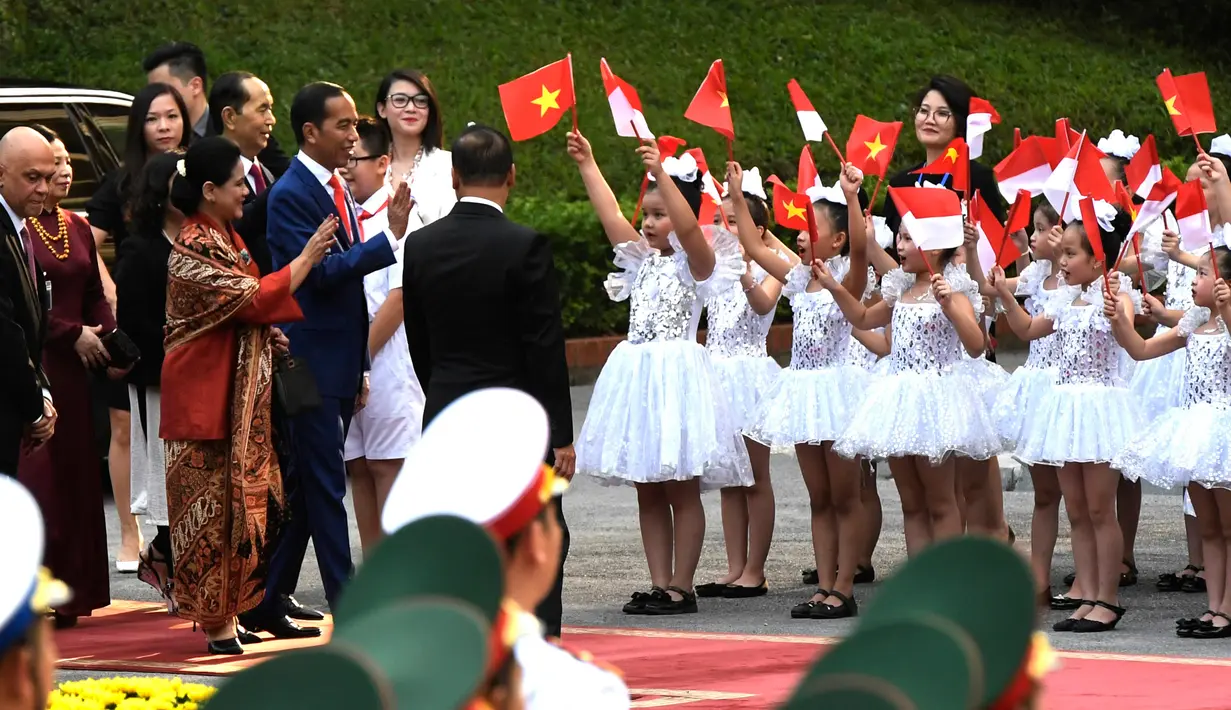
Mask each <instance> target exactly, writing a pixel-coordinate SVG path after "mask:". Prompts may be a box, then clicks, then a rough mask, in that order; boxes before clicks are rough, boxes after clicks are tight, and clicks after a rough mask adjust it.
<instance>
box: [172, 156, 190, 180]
mask: <svg viewBox="0 0 1231 710" xmlns="http://www.w3.org/2000/svg"><path fill="white" fill-rule="evenodd" d="M175 172H177V173H179V174H180V177H184V178H186V177H188V168H187V167H185V165H184V159H183V158H180V159H179V160H177V161H176V162H175Z"/></svg>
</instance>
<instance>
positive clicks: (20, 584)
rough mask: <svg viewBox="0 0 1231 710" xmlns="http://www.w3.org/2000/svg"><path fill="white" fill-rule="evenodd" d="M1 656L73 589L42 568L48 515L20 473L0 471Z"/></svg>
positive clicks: (66, 599)
mask: <svg viewBox="0 0 1231 710" xmlns="http://www.w3.org/2000/svg"><path fill="white" fill-rule="evenodd" d="M0 539H3V540H8V541H9V542H8V543H7V544H5V545H3V546H0V569H2V570H4V574H3V575H0V655H3V654H4V653H5V652H6V651H8V650H9V649H10V648H12V647H13V646H14V644H16V643H17V642H18V641H20V640H21V639H23V638H25V635H26V633H27V632H28V631H29V630H30V627H31V626H33V625H34V624H35V623H36V622H37V621H38V620H39V619H40V618H41V617H42V616H44V615H45V614H47V612H49V611H50V610H51V609H52V608H54V607H55V606H56V605H57V604H63V603H64V602H66V601H68V588H67V587H65V586H64V583H63V582H60V581H58V580H55V579H52V577H51V574H50V573H48V572H47V570H46V569H44V568H43V514H42V513H41V512H40V511H39V508H38V503H37V502H35V500H34V496H32V495H30V492H29V491H27V490H26V488H25V486H23V485H21V484H20V483H18V482H17V479H15V478H9V477H8V476H0Z"/></svg>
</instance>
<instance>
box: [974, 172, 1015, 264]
mask: <svg viewBox="0 0 1231 710" xmlns="http://www.w3.org/2000/svg"><path fill="white" fill-rule="evenodd" d="M975 197H976V199H974V200H972V201H971V203H970V219H971V220H972V222H973V224H974V226H975V232H977V233H978V235H979V267H980V268H982V269H983V273H985V274H986V273H987V272H989V271H991V270H992V267H994V266H997V265H999V266H1001V267H1005V266H1008V265H1009V264H1012V263H1013V262H1015V261H1017V260H1018V259H1020V258H1021V256H1022V252H1021V250H1020V249H1018V248H1017V244H1016V243H1014V241H1013V240H1012V239H1011V238H1009V237H1007V236H1006V234H1005V228H1004V225H1002V224H1000V221H999V220H998V219H996V213H995V212H992V208H991V205H988V204H987V202H986V201H985V200H983V199H981V198H980V196H979V194H978V193H977V192H976V193H975ZM997 255H999V256H1000V260H999V264H998V263H997V259H996V256H997Z"/></svg>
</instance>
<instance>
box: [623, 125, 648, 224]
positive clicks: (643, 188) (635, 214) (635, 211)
mask: <svg viewBox="0 0 1231 710" xmlns="http://www.w3.org/2000/svg"><path fill="white" fill-rule="evenodd" d="M628 124H629V125H630V126H632V127H633V135H634V136H637V140H639V141H644V140H645V139H644V138H642V137H641V132H640V131H638V130H637V122H636V121H629V122H628ZM648 189H650V174H649V173H648V172H647V173H645V174H644V175H642V176H641V192H640V193H638V194H637V207H636V208H635V209H633V219H632V221H631V222H630V224H632V225H633V229H636V228H637V218H638V217H640V216H641V203H642V201H643V200H645V191H646V190H648Z"/></svg>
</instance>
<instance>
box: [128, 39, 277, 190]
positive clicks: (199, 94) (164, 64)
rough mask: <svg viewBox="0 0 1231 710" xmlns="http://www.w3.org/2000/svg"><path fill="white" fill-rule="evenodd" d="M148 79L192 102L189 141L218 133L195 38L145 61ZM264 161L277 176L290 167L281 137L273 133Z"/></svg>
mask: <svg viewBox="0 0 1231 710" xmlns="http://www.w3.org/2000/svg"><path fill="white" fill-rule="evenodd" d="M141 68H142V70H143V71H145V77H146V80H147V81H149V82H150V83H154V82H161V83H163V84H170V85H171V86H173V87H175V90H176V91H178V92H179V94H180V96H181V97H183V99H184V103H185V104H186V105H187V106H188V121H189V124H190V127H191V129H192V135H190V136H189V137H188V139H189V141H195V140H196V139H198V138H205V137H207V136H216V135H218V131H219V128H218V127H216V126H215V125H214V124H213V122H212V121H211V120H210V106H209V100H208V99H207V98H206V97H208V96H209V95H210V94H209V90H208V86H209V78H208V73H207V71H206V67H205V53H204V52H202V51H201V48H200V47H198V46H197V45H195V44H192V43H191V42H170V43H168V44H164V45H162V46H161V47H159V48H158V49H155V50H154V51H153V52H150V53H149V55H147V56H146V57H145V60H144V61H142V62H141ZM261 163H262V164H264V165H265V167H267V168H269V170H270V172H272V173H273V174H274V176H275V177H281V176H282V173H284V172H286V169H287V168H288V167H290V164H291V159H290V158H288V157H287V156H286V153H283V152H282V148H281V147H280V146H279V145H278V141H277V140H276V139H274V137H273V136H272V135H271V136H270V137H269V143H268V144H267V145H266V146H265V148H264V149H262V150H261Z"/></svg>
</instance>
